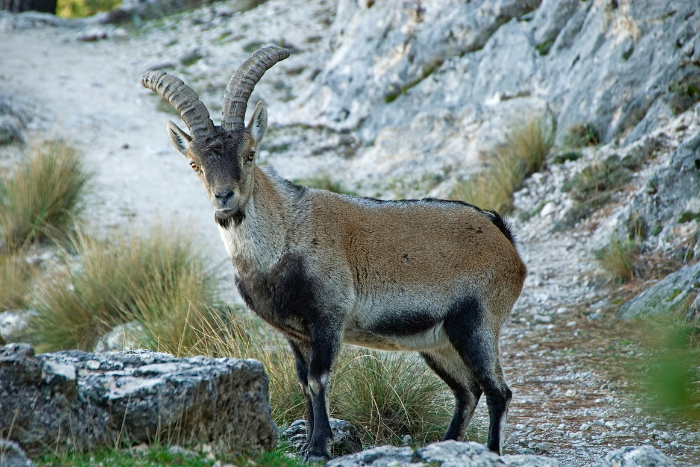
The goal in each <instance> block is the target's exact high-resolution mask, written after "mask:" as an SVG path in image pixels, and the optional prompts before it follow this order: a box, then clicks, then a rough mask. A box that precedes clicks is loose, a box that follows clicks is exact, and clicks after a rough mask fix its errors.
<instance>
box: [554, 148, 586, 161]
mask: <svg viewBox="0 0 700 467" xmlns="http://www.w3.org/2000/svg"><path fill="white" fill-rule="evenodd" d="M582 156H583V154H581V153H580V152H578V151H566V152H560V153H559V154H556V155H555V156H554V157H552V160H551V163H552V164H563V163H564V162H566V161H577V160H579V159H580V158H581V157H582Z"/></svg>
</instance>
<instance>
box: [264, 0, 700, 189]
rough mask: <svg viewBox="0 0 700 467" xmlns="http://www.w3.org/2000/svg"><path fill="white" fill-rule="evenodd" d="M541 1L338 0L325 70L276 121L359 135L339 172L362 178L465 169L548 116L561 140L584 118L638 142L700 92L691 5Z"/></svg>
mask: <svg viewBox="0 0 700 467" xmlns="http://www.w3.org/2000/svg"><path fill="white" fill-rule="evenodd" d="M539 3H540V2H539V1H535V0H532V1H522V0H518V1H515V0H474V1H471V2H459V3H455V2H446V1H437V2H421V1H417V0H416V1H410V2H405V1H403V0H390V1H385V2H374V1H369V0H368V1H359V2H358V1H354V0H344V1H341V2H340V3H339V6H338V12H337V15H336V20H335V23H334V24H333V26H332V28H331V33H332V36H331V37H330V38H329V40H328V57H327V58H325V59H324V60H322V63H324V68H323V70H322V71H321V73H319V74H318V76H316V78H315V79H314V81H313V83H311V84H310V85H308V86H307V87H306V89H305V90H304V91H302V92H301V93H300V95H299V97H298V98H297V99H295V100H293V101H291V102H289V103H288V104H286V105H279V106H278V105H277V104H276V105H275V108H274V109H271V112H270V115H271V118H272V119H273V121H275V122H277V123H281V124H303V125H310V126H323V127H328V128H331V129H333V130H335V131H338V132H351V133H355V134H356V135H357V136H359V137H360V139H361V140H362V144H361V146H364V148H363V149H362V150H361V151H358V154H357V157H356V158H355V160H353V161H352V162H350V163H348V164H347V165H348V166H349V167H347V168H344V169H343V170H344V171H346V172H349V173H351V174H357V176H356V177H353V180H352V182H359V181H360V180H362V181H364V182H365V183H366V182H367V181H368V180H371V178H372V177H374V176H375V175H376V176H377V178H382V177H384V178H386V177H387V176H390V177H393V178H395V179H401V178H402V177H405V178H408V179H411V178H416V177H415V176H414V174H415V173H416V172H420V173H421V174H426V173H432V174H438V175H442V176H443V177H444V175H445V174H446V173H450V172H452V173H454V172H455V170H457V171H462V172H466V171H468V170H469V167H470V166H473V163H474V161H476V160H477V159H478V158H479V155H480V153H483V152H487V151H489V150H491V149H492V148H493V147H494V146H495V145H496V144H498V143H500V142H502V141H503V140H504V138H505V136H506V135H507V134H508V133H509V131H510V129H511V128H512V127H513V124H514V123H516V122H517V121H518V120H521V119H523V118H526V117H527V116H529V115H541V114H543V113H544V111H545V109H546V108H549V109H550V110H551V111H552V112H553V114H554V115H555V116H556V123H557V141H558V142H559V143H560V144H563V143H564V141H565V140H566V137H567V134H568V131H569V129H571V128H572V127H575V126H577V125H581V124H588V125H589V127H590V128H593V129H595V131H596V132H597V133H598V134H599V137H600V138H601V139H602V141H603V142H610V141H613V140H615V139H618V138H622V139H624V140H625V143H630V142H632V141H635V140H638V139H639V138H640V137H642V136H643V135H644V134H646V133H648V132H649V131H650V130H651V129H653V128H656V127H657V126H659V124H660V123H662V122H664V121H666V120H668V119H669V118H670V117H672V116H673V115H674V113H678V112H679V111H682V110H684V109H685V108H687V107H688V106H689V104H692V102H695V101H697V100H698V97H700V96H698V95H696V94H693V96H694V97H691V96H688V95H685V94H688V92H689V91H688V90H689V89H691V88H692V86H696V85H692V86H691V83H695V80H697V79H700V78H698V76H700V11H697V10H698V8H697V5H696V2H692V1H690V0H681V1H678V0H664V1H656V0H645V1H634V2H628V1H619V2H618V1H600V2H599V1H574V0H547V1H544V2H542V4H541V5H539ZM689 86H690V87H689ZM696 87H697V86H696ZM692 89H695V88H692ZM693 92H694V91H693ZM690 94H692V92H690ZM681 101H682V102H681ZM683 102H684V104H683ZM445 188H448V187H445ZM443 191H444V190H443ZM432 194H435V195H440V194H441V193H440V191H439V190H437V191H435V192H433V193H432Z"/></svg>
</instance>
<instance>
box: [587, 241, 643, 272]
mask: <svg viewBox="0 0 700 467" xmlns="http://www.w3.org/2000/svg"><path fill="white" fill-rule="evenodd" d="M636 252H637V244H636V243H635V242H633V241H623V240H620V239H619V238H617V237H615V236H613V237H612V238H611V239H610V243H609V244H608V245H606V246H605V247H603V248H601V249H600V250H597V251H595V252H594V256H595V259H596V260H597V261H598V264H600V266H601V267H602V268H603V270H604V271H605V272H606V273H607V274H608V275H609V276H610V277H611V278H612V279H613V280H615V281H617V282H620V283H625V282H627V281H629V280H631V279H634V276H635V272H634V255H635V254H636Z"/></svg>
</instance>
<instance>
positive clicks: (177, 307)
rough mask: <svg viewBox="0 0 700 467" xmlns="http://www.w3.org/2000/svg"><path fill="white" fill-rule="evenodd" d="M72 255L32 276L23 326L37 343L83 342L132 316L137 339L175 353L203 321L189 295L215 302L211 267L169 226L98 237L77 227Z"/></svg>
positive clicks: (44, 346) (88, 344)
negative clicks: (139, 329)
mask: <svg viewBox="0 0 700 467" xmlns="http://www.w3.org/2000/svg"><path fill="white" fill-rule="evenodd" d="M72 248H73V249H74V250H75V253H76V254H77V257H76V258H75V259H74V260H73V259H72V258H70V256H69V255H68V254H66V268H65V270H64V271H62V272H57V273H55V274H52V275H51V276H50V277H48V278H46V279H43V280H42V281H40V282H39V284H38V287H37V291H36V293H35V294H34V302H35V303H34V308H35V309H36V312H37V313H36V316H33V317H32V319H31V323H30V326H29V329H31V331H32V335H31V337H32V339H33V341H34V342H35V343H36V345H37V346H38V347H39V350H40V351H52V350H59V349H76V348H77V349H83V350H91V349H92V348H93V347H94V345H95V343H96V342H97V340H98V339H99V338H100V337H101V336H102V335H103V334H105V333H106V332H108V331H109V330H110V329H111V328H112V327H114V326H115V325H118V324H123V323H127V322H131V321H139V322H141V323H143V324H144V325H145V327H146V328H147V329H148V335H146V336H144V341H145V342H144V346H147V347H152V348H153V347H157V348H159V349H160V350H163V351H166V352H170V353H173V354H175V355H181V354H183V353H186V352H187V350H188V349H189V348H192V347H193V346H195V344H196V342H197V339H198V338H199V334H198V333H197V329H198V328H201V327H202V326H203V323H201V320H200V319H199V318H198V317H196V316H195V315H193V314H192V307H191V303H193V302H194V303H197V304H199V303H204V304H207V303H208V304H212V305H215V304H216V303H218V300H219V297H218V292H217V281H216V271H215V270H213V269H212V268H210V267H208V266H207V260H206V259H205V258H204V256H203V255H202V254H201V253H200V252H199V251H197V250H195V249H194V248H193V245H192V240H191V238H189V237H187V236H186V235H184V234H182V233H181V232H178V231H177V229H172V228H165V227H162V226H156V227H154V228H153V229H151V231H150V232H148V233H147V234H146V235H138V234H136V233H133V232H132V233H117V234H115V235H113V236H112V237H111V238H99V237H96V236H91V235H88V234H86V233H84V232H79V233H78V234H77V235H76V236H75V237H74V238H73V240H72Z"/></svg>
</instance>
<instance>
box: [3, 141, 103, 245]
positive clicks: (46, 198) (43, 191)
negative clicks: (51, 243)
mask: <svg viewBox="0 0 700 467" xmlns="http://www.w3.org/2000/svg"><path fill="white" fill-rule="evenodd" d="M89 179H90V174H89V172H87V171H86V170H85V169H84V168H83V165H82V162H81V160H80V155H79V154H78V152H77V151H76V150H75V149H74V148H72V147H71V146H69V145H68V144H66V143H65V142H64V141H61V140H55V141H48V142H45V143H43V144H41V145H37V146H35V147H34V148H33V149H32V151H31V153H30V155H29V157H28V158H27V159H26V160H24V161H22V162H21V163H20V164H19V166H18V167H16V169H15V170H14V173H13V174H12V175H9V174H3V175H2V176H0V227H1V228H2V240H3V242H4V244H5V248H6V249H7V250H9V251H15V250H18V249H20V248H22V247H23V246H25V245H27V244H28V243H30V242H31V241H33V240H36V239H37V238H40V237H42V236H48V237H54V238H60V237H65V236H66V234H67V232H68V231H69V230H70V228H71V226H72V223H73V221H74V219H75V217H76V216H77V215H78V214H79V213H80V211H81V209H82V207H83V198H84V196H85V192H86V187H87V183H88V180H89Z"/></svg>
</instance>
